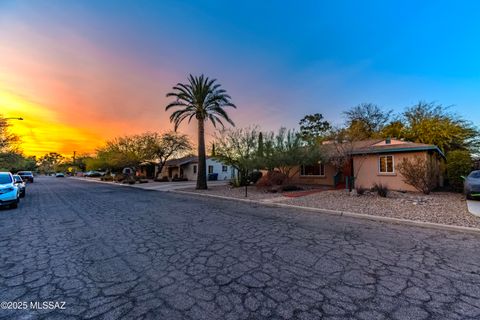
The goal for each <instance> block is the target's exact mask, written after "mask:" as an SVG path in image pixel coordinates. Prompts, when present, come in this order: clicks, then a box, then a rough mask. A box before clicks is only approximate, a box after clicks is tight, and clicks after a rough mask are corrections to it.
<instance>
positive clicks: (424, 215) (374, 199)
mask: <svg viewBox="0 0 480 320" xmlns="http://www.w3.org/2000/svg"><path fill="white" fill-rule="evenodd" d="M183 190H184V191H190V192H197V193H202V194H211V195H219V196H225V197H232V198H241V199H245V188H232V187H230V186H212V187H209V189H208V190H195V189H194V188H188V189H183ZM290 194H292V193H290ZM247 199H250V200H261V201H265V202H272V201H274V202H279V203H285V204H291V205H296V206H304V207H313V208H320V209H329V210H339V211H349V212H354V213H363V214H370V215H376V216H382V217H392V218H400V219H409V220H417V221H426V222H433V223H441V224H449V225H457V226H464V227H473V228H480V217H475V216H474V215H472V214H471V213H469V212H468V210H467V204H466V201H465V198H464V196H463V195H461V194H457V193H450V192H434V193H432V194H430V195H424V194H421V193H411V192H408V193H402V192H395V191H390V192H389V194H388V197H387V198H382V197H379V196H378V195H377V194H376V193H373V192H369V191H366V192H365V194H363V195H361V196H358V195H350V194H349V193H348V192H346V191H345V190H328V191H322V192H316V193H313V194H309V195H305V196H301V197H293V198H292V197H285V196H283V195H282V194H281V193H268V192H265V191H264V190H259V189H257V188H256V187H254V186H250V187H249V188H248V198H247Z"/></svg>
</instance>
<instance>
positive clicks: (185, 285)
mask: <svg viewBox="0 0 480 320" xmlns="http://www.w3.org/2000/svg"><path fill="white" fill-rule="evenodd" d="M479 241H480V237H479V236H477V235H473V234H463V233H453V232H446V231H438V230H430V229H421V228H415V227H407V226H400V225H398V226H396V225H389V224H382V223H376V222H371V221H364V220H355V219H351V218H344V217H334V216H329V215H322V214H313V213H311V212H304V211H295V210H292V209H286V208H270V207H263V206H259V205H252V204H248V203H239V202H229V201H225V200H218V199H211V198H203V197H201V196H199V197H196V196H187V195H180V194H174V193H165V192H151V191H146V190H141V189H135V188H121V187H118V186H113V185H108V184H98V183H87V182H84V181H80V180H75V179H69V178H66V179H55V178H48V177H46V178H43V177H40V178H38V180H36V182H35V183H34V184H32V185H29V186H28V192H27V197H26V198H25V199H24V200H22V202H21V204H20V208H19V209H18V210H0V301H16V302H26V303H30V302H45V301H53V302H65V305H64V309H61V308H54V309H43V310H38V308H37V309H32V308H31V307H29V308H27V309H26V310H11V309H10V310H8V309H3V310H0V318H1V319H42V318H45V319H320V318H323V319H409V320H411V319H478V318H479V317H480V249H479V245H478V244H479ZM29 306H30V305H29ZM60 306H61V305H59V307H60Z"/></svg>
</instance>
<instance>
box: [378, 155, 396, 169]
mask: <svg viewBox="0 0 480 320" xmlns="http://www.w3.org/2000/svg"><path fill="white" fill-rule="evenodd" d="M378 171H379V172H380V173H394V171H393V156H380V157H378Z"/></svg>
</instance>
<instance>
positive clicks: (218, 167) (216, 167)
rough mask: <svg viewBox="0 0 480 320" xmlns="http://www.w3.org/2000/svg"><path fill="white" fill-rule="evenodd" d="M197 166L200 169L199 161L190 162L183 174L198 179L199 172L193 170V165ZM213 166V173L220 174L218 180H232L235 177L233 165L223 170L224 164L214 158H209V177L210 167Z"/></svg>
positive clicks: (190, 178) (189, 178) (191, 178)
mask: <svg viewBox="0 0 480 320" xmlns="http://www.w3.org/2000/svg"><path fill="white" fill-rule="evenodd" d="M194 166H197V170H198V163H190V164H188V165H186V166H184V167H183V176H184V177H185V178H187V179H188V180H197V174H196V173H194V172H193V167H194ZM209 166H213V173H217V174H218V180H230V179H232V178H233V174H234V172H235V171H234V170H235V169H234V168H233V167H231V166H227V171H226V172H224V171H222V166H223V165H222V164H221V163H220V162H218V161H215V160H213V159H207V177H208V167H209Z"/></svg>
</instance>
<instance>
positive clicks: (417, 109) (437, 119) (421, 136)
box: [400, 101, 480, 153]
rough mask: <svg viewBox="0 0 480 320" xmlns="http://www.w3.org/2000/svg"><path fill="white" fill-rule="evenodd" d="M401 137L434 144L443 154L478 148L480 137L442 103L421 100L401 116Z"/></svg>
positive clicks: (470, 126)
mask: <svg viewBox="0 0 480 320" xmlns="http://www.w3.org/2000/svg"><path fill="white" fill-rule="evenodd" d="M401 119H402V122H403V125H404V127H403V129H402V130H401V133H402V135H401V136H400V137H401V138H405V139H406V140H409V141H414V142H421V143H428V144H434V145H436V146H438V147H439V148H440V149H441V150H442V151H443V152H445V153H448V152H449V151H451V150H469V151H470V152H472V153H476V152H478V151H479V149H480V134H479V130H478V128H476V127H475V126H474V125H473V124H472V123H471V122H469V121H467V120H465V119H463V118H462V117H460V116H458V115H456V114H454V113H451V112H449V111H448V107H444V106H443V105H441V104H436V103H433V102H432V103H426V102H422V101H420V102H419V103H417V104H416V105H414V106H412V107H409V108H407V109H406V110H405V112H404V113H403V114H402V115H401Z"/></svg>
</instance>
